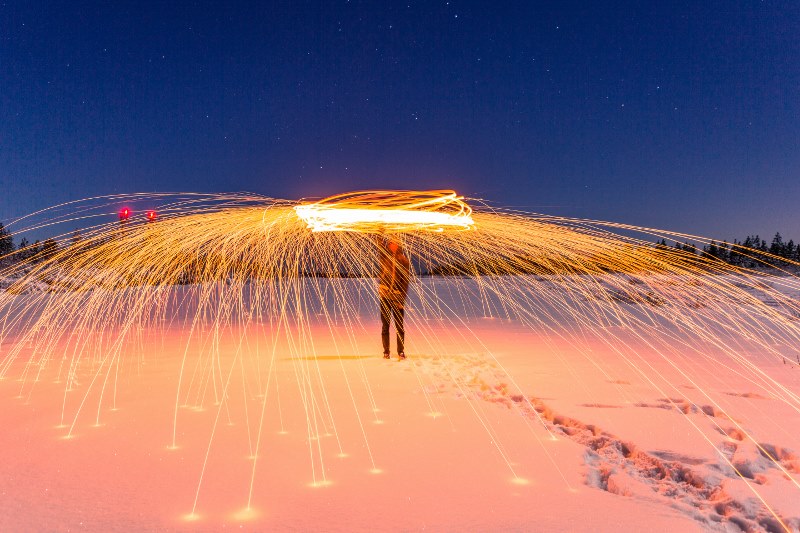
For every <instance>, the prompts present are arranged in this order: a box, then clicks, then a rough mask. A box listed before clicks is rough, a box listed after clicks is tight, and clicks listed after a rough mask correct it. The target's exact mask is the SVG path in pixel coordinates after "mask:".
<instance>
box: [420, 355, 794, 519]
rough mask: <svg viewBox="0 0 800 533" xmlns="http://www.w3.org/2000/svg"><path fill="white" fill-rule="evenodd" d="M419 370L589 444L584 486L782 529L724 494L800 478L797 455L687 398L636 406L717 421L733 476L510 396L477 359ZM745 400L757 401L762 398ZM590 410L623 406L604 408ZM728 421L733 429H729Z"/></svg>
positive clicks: (489, 366)
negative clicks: (773, 474)
mask: <svg viewBox="0 0 800 533" xmlns="http://www.w3.org/2000/svg"><path fill="white" fill-rule="evenodd" d="M417 364H418V365H419V367H420V369H421V370H422V371H423V372H425V373H428V374H432V375H433V377H435V378H437V379H438V383H437V384H436V385H434V386H431V388H430V389H431V390H430V391H429V392H432V393H445V392H450V393H455V394H456V395H458V396H463V395H469V396H470V397H471V398H474V399H479V400H482V401H486V402H490V403H494V404H499V405H501V406H505V407H507V408H509V409H515V410H517V411H519V412H520V413H522V414H523V415H524V416H528V417H531V418H533V419H536V420H537V421H538V420H542V421H543V422H544V423H545V424H546V425H547V427H548V428H549V429H550V431H552V432H553V433H555V434H556V435H562V436H564V437H567V438H569V439H571V440H573V441H574V442H577V443H578V444H580V445H582V446H585V447H586V451H585V454H584V460H585V462H586V464H587V465H588V467H589V470H588V473H587V476H586V483H587V484H588V485H590V486H593V487H596V488H599V489H602V490H605V491H608V492H610V493H613V494H618V495H621V496H632V495H633V494H634V493H636V494H638V495H641V494H642V493H643V491H641V490H637V489H639V488H641V487H642V486H645V487H648V488H649V489H650V490H651V491H652V493H653V494H654V497H655V498H654V499H657V497H658V496H661V497H666V498H668V499H669V501H670V504H671V505H672V506H673V507H675V508H677V509H679V510H681V511H682V512H684V513H686V514H688V515H689V516H691V517H692V518H694V519H695V520H698V521H699V522H702V523H703V525H704V526H705V527H709V528H710V529H719V530H722V531H731V530H732V529H731V526H735V527H734V528H733V530H734V531H735V530H736V529H739V530H741V531H748V532H750V531H768V532H776V533H777V532H782V531H784V528H783V527H782V526H781V524H780V522H779V521H778V520H776V519H775V517H774V516H773V515H772V514H771V513H770V512H769V510H768V509H766V508H765V507H764V506H763V504H761V502H760V501H758V500H757V499H756V498H755V497H752V498H742V497H736V496H734V495H732V494H730V493H729V492H728V491H726V484H727V483H735V482H741V480H740V476H741V477H743V478H746V479H747V481H749V482H750V483H754V484H756V485H759V484H763V483H766V482H767V480H768V477H767V476H768V474H770V472H769V471H770V470H772V471H775V470H777V469H778V467H777V466H776V463H778V464H780V465H781V466H782V467H783V468H784V469H785V470H786V471H787V472H790V473H792V474H798V473H800V455H798V454H797V453H795V452H793V451H792V450H788V449H785V448H782V447H780V446H775V445H772V444H767V443H758V444H756V443H755V442H753V441H751V440H750V439H749V438H747V437H746V436H745V435H744V434H743V433H742V432H741V431H740V430H738V429H736V428H735V427H727V426H728V425H730V424H729V422H730V420H729V419H728V418H727V416H726V415H725V414H724V413H722V412H720V411H719V410H718V409H716V408H714V407H713V406H708V405H702V406H700V405H695V404H692V403H691V402H688V401H686V400H685V399H683V398H679V399H678V398H671V399H670V398H663V399H660V400H657V403H639V404H636V406H637V407H648V408H659V409H677V410H678V411H680V412H682V413H684V414H687V415H689V414H700V413H702V414H704V415H706V416H709V417H715V418H717V419H718V422H719V424H720V427H724V429H720V430H719V432H720V433H721V434H723V435H724V436H725V439H724V440H723V442H722V444H721V446H720V449H719V451H720V453H721V454H722V455H724V457H725V458H727V459H728V460H729V461H730V463H731V464H732V465H733V466H734V468H735V470H734V469H733V468H731V467H730V465H729V464H728V463H727V462H726V461H724V460H723V459H722V457H720V460H719V461H718V462H716V463H713V462H708V461H705V460H704V459H700V458H695V457H688V456H684V455H680V454H676V453H673V452H669V451H653V452H648V451H645V450H641V449H639V448H638V447H637V446H636V445H635V444H634V443H631V442H625V441H623V440H622V439H620V438H618V437H616V436H615V435H613V434H611V433H609V432H607V431H604V430H603V429H602V428H600V427H598V426H597V425H595V424H588V423H584V422H582V421H580V420H577V419H574V418H571V417H567V416H564V415H561V414H559V413H556V412H554V411H553V410H552V409H551V408H550V407H548V405H547V404H546V403H545V402H544V401H543V400H542V399H540V398H536V397H533V396H528V397H526V396H523V395H522V394H516V393H513V392H512V391H511V390H510V388H509V386H508V385H507V384H506V383H505V380H506V379H507V376H505V374H504V373H502V372H501V371H500V370H499V368H497V366H496V365H495V364H494V363H492V362H491V361H488V360H486V359H485V358H483V357H481V356H479V355H474V356H470V355H461V356H455V357H448V358H446V359H427V360H425V359H423V360H418V361H417ZM622 383H623V384H626V383H625V382H622ZM731 394H732V395H737V394H734V393H731ZM745 397H750V398H760V397H759V396H758V395H747V396H745ZM586 406H588V407H599V408H621V406H616V405H605V404H586ZM726 421H727V422H728V424H725V423H724V422H726ZM737 471H738V474H737ZM780 475H783V476H785V474H782V473H781V474H780ZM644 493H647V491H644ZM662 501H663V500H662ZM781 521H783V523H784V524H785V525H787V526H788V527H789V528H790V529H791V530H792V531H800V516H794V517H785V516H781Z"/></svg>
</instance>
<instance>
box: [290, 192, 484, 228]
mask: <svg viewBox="0 0 800 533" xmlns="http://www.w3.org/2000/svg"><path fill="white" fill-rule="evenodd" d="M294 210H295V211H296V212H297V216H299V217H300V218H301V219H302V220H303V222H305V223H306V224H307V225H308V227H309V229H310V230H311V231H314V232H322V231H354V232H374V231H379V230H382V231H393V232H407V231H436V232H442V231H445V230H468V229H472V228H473V227H474V225H475V223H474V221H473V220H472V217H471V216H470V215H471V214H472V208H470V207H469V206H468V205H467V204H466V202H464V199H463V197H461V196H458V195H457V194H456V193H455V191H449V190H441V191H363V192H358V193H348V194H340V195H336V196H331V197H329V198H325V199H324V200H320V201H318V202H313V203H304V204H301V205H298V206H295V208H294Z"/></svg>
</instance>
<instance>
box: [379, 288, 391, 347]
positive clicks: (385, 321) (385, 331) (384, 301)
mask: <svg viewBox="0 0 800 533" xmlns="http://www.w3.org/2000/svg"><path fill="white" fill-rule="evenodd" d="M378 300H379V303H380V308H381V342H382V343H383V355H386V354H388V353H389V320H391V313H392V311H391V305H390V302H389V299H388V298H378Z"/></svg>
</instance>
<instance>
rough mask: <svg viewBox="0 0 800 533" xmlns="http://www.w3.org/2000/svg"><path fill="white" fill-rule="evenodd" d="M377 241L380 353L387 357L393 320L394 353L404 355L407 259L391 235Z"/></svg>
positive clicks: (407, 279)
mask: <svg viewBox="0 0 800 533" xmlns="http://www.w3.org/2000/svg"><path fill="white" fill-rule="evenodd" d="M378 242H379V253H380V257H379V266H380V271H379V273H378V302H379V304H380V311H381V341H382V342H383V357H384V359H389V354H390V348H389V325H390V322H391V321H392V320H394V328H395V330H396V331H397V355H398V357H399V358H400V359H405V358H406V354H405V328H404V327H403V318H404V314H405V302H406V295H407V294H408V283H409V281H410V278H411V263H410V262H409V260H408V257H407V256H406V254H405V253H403V249H402V246H401V245H400V242H399V241H398V240H396V239H394V238H388V239H382V238H380V237H378Z"/></svg>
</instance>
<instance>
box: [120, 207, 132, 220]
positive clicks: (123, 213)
mask: <svg viewBox="0 0 800 533" xmlns="http://www.w3.org/2000/svg"><path fill="white" fill-rule="evenodd" d="M130 216H131V210H130V209H128V208H127V207H123V208H122V209H120V210H119V219H120V220H128V219H129V218H130Z"/></svg>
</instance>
